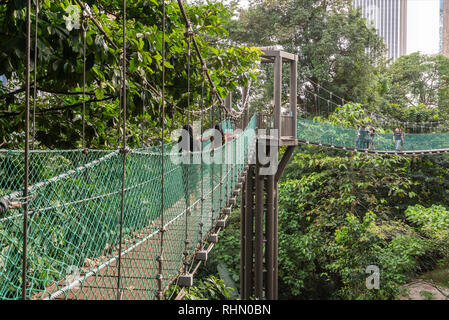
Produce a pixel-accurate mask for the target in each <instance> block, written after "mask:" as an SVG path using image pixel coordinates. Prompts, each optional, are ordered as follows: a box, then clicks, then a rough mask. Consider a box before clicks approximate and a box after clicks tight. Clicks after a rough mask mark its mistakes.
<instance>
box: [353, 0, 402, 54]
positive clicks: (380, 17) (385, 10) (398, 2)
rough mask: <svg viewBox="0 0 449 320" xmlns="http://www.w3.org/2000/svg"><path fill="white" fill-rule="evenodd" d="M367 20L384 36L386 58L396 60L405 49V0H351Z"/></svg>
mask: <svg viewBox="0 0 449 320" xmlns="http://www.w3.org/2000/svg"><path fill="white" fill-rule="evenodd" d="M353 5H354V6H355V7H356V8H360V9H361V11H362V15H363V17H365V18H366V19H367V20H368V23H370V24H371V26H372V27H374V28H375V29H376V30H377V33H378V34H379V35H380V36H382V37H383V38H384V41H385V44H386V45H387V48H388V58H390V59H393V60H396V59H397V58H398V57H399V56H401V55H404V54H406V51H407V0H353Z"/></svg>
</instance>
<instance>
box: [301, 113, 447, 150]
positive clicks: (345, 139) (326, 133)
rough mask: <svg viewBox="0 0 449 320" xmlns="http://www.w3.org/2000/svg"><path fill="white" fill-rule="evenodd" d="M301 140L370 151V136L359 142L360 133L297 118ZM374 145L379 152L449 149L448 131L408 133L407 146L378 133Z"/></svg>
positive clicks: (389, 134) (325, 123)
mask: <svg viewBox="0 0 449 320" xmlns="http://www.w3.org/2000/svg"><path fill="white" fill-rule="evenodd" d="M297 133H298V139H299V140H303V141H309V142H313V143H322V144H328V145H332V146H338V147H346V148H354V149H368V147H369V142H370V141H369V135H366V138H365V139H363V137H362V139H359V140H357V130H356V129H355V128H346V127H342V126H338V125H334V124H331V123H327V122H318V121H312V120H305V119H301V118H298V127H297ZM372 142H373V145H374V148H375V150H377V151H426V150H439V149H448V148H449V132H444V133H428V134H412V133H406V134H405V136H404V143H403V144H402V143H400V145H396V143H395V140H394V139H393V133H379V132H377V134H376V135H375V136H374V139H373V141H372Z"/></svg>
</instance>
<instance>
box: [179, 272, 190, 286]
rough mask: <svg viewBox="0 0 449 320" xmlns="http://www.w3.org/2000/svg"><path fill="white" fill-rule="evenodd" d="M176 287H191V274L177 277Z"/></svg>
mask: <svg viewBox="0 0 449 320" xmlns="http://www.w3.org/2000/svg"><path fill="white" fill-rule="evenodd" d="M178 285H179V286H180V287H191V286H193V274H181V275H179V277H178Z"/></svg>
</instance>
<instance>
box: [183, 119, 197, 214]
mask: <svg viewBox="0 0 449 320" xmlns="http://www.w3.org/2000/svg"><path fill="white" fill-rule="evenodd" d="M178 148H179V152H180V153H182V157H183V161H182V162H181V170H182V173H181V174H182V181H183V187H184V196H185V199H186V207H189V206H190V195H191V194H192V192H193V193H194V194H195V195H196V197H197V198H198V197H199V196H198V188H197V184H198V176H199V173H198V165H195V164H194V158H193V153H194V152H198V151H201V144H200V141H199V139H197V138H195V137H194V135H193V128H192V126H191V125H189V124H186V125H184V127H183V128H182V133H181V135H180V136H179V138H178Z"/></svg>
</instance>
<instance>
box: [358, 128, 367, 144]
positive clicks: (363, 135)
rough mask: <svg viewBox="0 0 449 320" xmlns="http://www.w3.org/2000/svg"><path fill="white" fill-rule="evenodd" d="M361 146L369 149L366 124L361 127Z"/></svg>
mask: <svg viewBox="0 0 449 320" xmlns="http://www.w3.org/2000/svg"><path fill="white" fill-rule="evenodd" d="M360 148H361V149H367V148H368V131H366V128H365V126H364V125H362V128H360Z"/></svg>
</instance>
